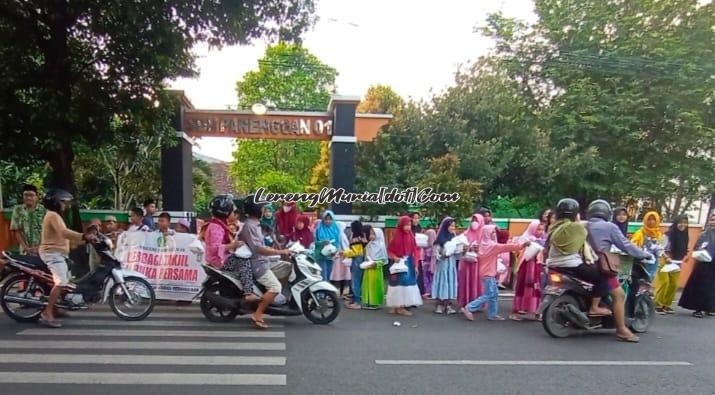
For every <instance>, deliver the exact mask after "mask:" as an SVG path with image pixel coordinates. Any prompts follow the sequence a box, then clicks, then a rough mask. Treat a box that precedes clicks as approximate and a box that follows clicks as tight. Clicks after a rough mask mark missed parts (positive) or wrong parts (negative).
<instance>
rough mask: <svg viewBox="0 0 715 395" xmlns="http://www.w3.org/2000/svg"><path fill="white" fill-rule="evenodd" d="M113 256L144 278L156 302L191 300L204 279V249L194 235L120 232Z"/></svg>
mask: <svg viewBox="0 0 715 395" xmlns="http://www.w3.org/2000/svg"><path fill="white" fill-rule="evenodd" d="M116 256H117V258H118V259H119V260H120V261H121V262H122V264H123V266H125V267H126V268H128V269H132V270H136V271H138V272H139V273H142V274H143V275H145V276H146V277H147V280H148V281H149V283H150V284H151V285H152V286H153V287H154V291H156V297H157V299H164V300H191V299H193V297H194V296H196V294H197V293H198V292H199V291H200V290H201V284H202V283H203V281H204V279H205V278H206V273H204V270H203V269H202V268H201V265H202V264H203V262H204V247H203V244H202V243H201V241H199V239H198V238H197V237H196V235H191V234H183V233H177V234H174V235H169V236H164V235H163V234H161V233H159V232H124V233H122V235H121V236H120V237H119V240H117V251H116Z"/></svg>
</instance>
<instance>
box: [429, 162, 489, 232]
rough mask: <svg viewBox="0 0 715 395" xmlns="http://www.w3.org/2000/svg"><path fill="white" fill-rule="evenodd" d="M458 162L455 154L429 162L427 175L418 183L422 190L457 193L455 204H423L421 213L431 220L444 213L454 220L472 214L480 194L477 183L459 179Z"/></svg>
mask: <svg viewBox="0 0 715 395" xmlns="http://www.w3.org/2000/svg"><path fill="white" fill-rule="evenodd" d="M459 167H460V160H459V156H458V155H457V154H446V155H444V156H442V157H439V158H434V159H431V160H430V163H429V168H428V173H427V175H426V176H425V177H424V178H423V179H422V181H421V182H420V183H419V186H420V187H422V188H433V190H434V192H435V193H454V192H456V193H459V195H460V199H459V201H457V202H455V203H425V204H423V205H422V207H421V210H420V211H421V212H422V213H423V214H424V215H425V216H427V217H432V218H439V217H441V216H444V215H445V214H446V213H448V215H450V216H452V217H454V218H465V217H469V216H470V215H471V214H472V213H473V212H474V204H475V202H476V201H477V199H478V198H479V195H480V193H481V190H480V187H479V183H477V182H476V181H474V180H469V179H461V178H460V177H459V176H458V173H459Z"/></svg>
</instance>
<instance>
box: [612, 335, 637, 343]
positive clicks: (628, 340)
mask: <svg viewBox="0 0 715 395" xmlns="http://www.w3.org/2000/svg"><path fill="white" fill-rule="evenodd" d="M616 338H617V339H618V341H622V342H626V343H638V342H640V340H641V339H640V338H639V337H638V336H636V335H633V337H623V336H618V335H616Z"/></svg>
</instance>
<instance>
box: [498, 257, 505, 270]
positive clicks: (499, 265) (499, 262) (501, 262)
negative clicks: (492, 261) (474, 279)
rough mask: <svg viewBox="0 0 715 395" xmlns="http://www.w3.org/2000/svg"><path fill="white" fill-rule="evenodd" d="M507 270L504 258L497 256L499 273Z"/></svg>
mask: <svg viewBox="0 0 715 395" xmlns="http://www.w3.org/2000/svg"><path fill="white" fill-rule="evenodd" d="M504 272H506V265H505V264H504V260H502V259H501V258H497V273H499V274H502V273H504Z"/></svg>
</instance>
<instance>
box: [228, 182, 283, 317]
mask: <svg viewBox="0 0 715 395" xmlns="http://www.w3.org/2000/svg"><path fill="white" fill-rule="evenodd" d="M244 210H245V213H246V222H244V224H243V227H242V228H241V231H240V233H239V235H238V237H239V240H241V241H243V242H244V243H246V245H247V246H248V248H250V250H251V252H252V253H253V256H252V257H251V266H252V269H253V276H254V278H255V279H256V281H257V282H258V283H259V284H261V285H263V286H264V287H266V293H265V294H263V298H261V301H260V303H259V304H258V308H256V311H255V313H253V315H252V316H251V321H252V322H253V324H254V325H255V326H256V327H257V328H259V329H267V328H268V325H266V323H265V321H264V320H263V314H264V313H265V311H266V309H267V308H268V306H270V305H271V303H273V300H274V299H275V298H276V296H277V295H279V294H280V293H281V291H282V290H283V288H282V285H281V284H285V283H287V281H288V277H289V276H290V273H291V265H290V263H288V262H284V261H279V262H276V263H274V264H271V262H270V261H269V260H268V259H266V258H265V257H266V256H275V255H290V251H288V250H276V249H273V248H270V247H267V246H266V245H265V244H264V237H263V233H262V231H261V223H260V222H259V221H260V219H261V217H262V216H263V205H262V204H258V203H256V202H255V198H254V196H253V195H251V196H248V197H246V199H245V203H244Z"/></svg>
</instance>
